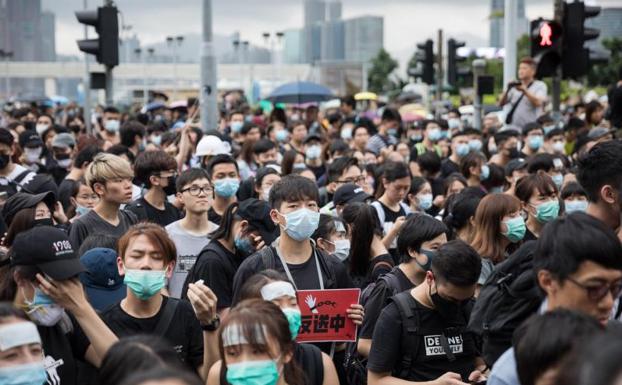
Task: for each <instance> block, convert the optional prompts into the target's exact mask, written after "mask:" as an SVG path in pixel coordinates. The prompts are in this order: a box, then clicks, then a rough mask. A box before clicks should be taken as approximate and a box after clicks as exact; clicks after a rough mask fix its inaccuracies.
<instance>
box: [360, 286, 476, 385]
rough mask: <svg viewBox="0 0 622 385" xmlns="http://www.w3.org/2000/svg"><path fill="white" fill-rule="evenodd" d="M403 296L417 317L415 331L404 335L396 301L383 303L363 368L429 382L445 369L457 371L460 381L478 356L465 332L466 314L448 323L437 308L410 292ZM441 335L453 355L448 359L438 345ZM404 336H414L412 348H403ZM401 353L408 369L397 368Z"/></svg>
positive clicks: (467, 333) (445, 370)
mask: <svg viewBox="0 0 622 385" xmlns="http://www.w3.org/2000/svg"><path fill="white" fill-rule="evenodd" d="M407 297H408V303H409V305H410V308H411V309H412V310H413V311H414V312H415V319H418V322H417V328H416V332H414V333H412V334H408V337H404V336H405V335H406V333H405V331H404V330H403V320H402V318H401V315H400V312H399V310H398V307H397V304H396V303H395V302H391V303H390V304H389V305H387V307H385V308H384V310H383V311H382V313H381V314H380V318H379V319H378V323H377V324H376V328H375V330H374V335H373V338H372V344H371V350H370V352H369V359H368V361H367V369H368V370H371V371H372V372H375V373H385V372H391V373H392V375H393V376H395V377H399V378H401V379H403V380H408V381H432V380H435V379H437V378H438V377H440V376H442V375H443V374H445V373H447V372H454V373H458V374H460V375H461V376H462V380H463V381H468V377H469V374H471V372H472V371H473V370H475V359H476V357H477V356H478V353H477V348H476V345H475V338H474V336H473V334H472V333H471V332H468V331H466V325H467V322H468V319H467V318H466V316H468V314H464V315H463V314H461V315H460V317H457V318H456V319H455V320H454V321H453V322H451V323H448V322H447V321H446V320H445V319H444V318H443V317H441V316H440V314H439V313H438V312H437V311H435V310H434V309H430V308H427V307H425V306H423V305H422V304H421V303H419V302H418V301H417V300H415V299H414V298H413V297H412V295H410V294H407ZM442 335H445V336H446V338H447V342H448V344H449V346H450V348H451V351H452V352H453V354H454V356H455V360H454V361H452V362H450V361H449V359H448V358H447V355H446V354H445V352H444V349H443V347H442V343H441V336H442ZM405 338H415V339H416V340H414V342H415V349H414V351H407V350H408V348H407V346H408V345H407V344H408V341H405ZM405 355H410V356H411V357H412V361H411V365H410V368H402V367H401V363H402V359H403V357H404V356H405ZM404 370H405V371H407V372H408V374H405V373H404Z"/></svg>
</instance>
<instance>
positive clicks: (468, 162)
mask: <svg viewBox="0 0 622 385" xmlns="http://www.w3.org/2000/svg"><path fill="white" fill-rule="evenodd" d="M485 164H486V157H485V156H484V155H482V154H481V153H479V152H477V151H471V152H469V153H468V154H467V155H466V156H465V157H464V158H462V160H461V161H460V173H461V174H462V175H463V176H464V177H465V178H470V177H471V167H476V166H477V165H480V166H483V165H485Z"/></svg>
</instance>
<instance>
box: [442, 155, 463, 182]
mask: <svg viewBox="0 0 622 385" xmlns="http://www.w3.org/2000/svg"><path fill="white" fill-rule="evenodd" d="M454 172H458V173H459V172H460V166H459V165H458V164H457V163H456V162H454V161H453V160H451V159H449V158H447V159H444V160H443V161H442V162H441V176H442V177H443V178H447V177H448V176H449V175H451V174H453V173H454Z"/></svg>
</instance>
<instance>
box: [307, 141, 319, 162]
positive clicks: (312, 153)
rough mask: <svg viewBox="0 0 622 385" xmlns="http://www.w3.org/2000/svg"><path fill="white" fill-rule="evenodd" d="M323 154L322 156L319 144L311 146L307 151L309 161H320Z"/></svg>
mask: <svg viewBox="0 0 622 385" xmlns="http://www.w3.org/2000/svg"><path fill="white" fill-rule="evenodd" d="M321 154H322V147H320V146H319V145H317V144H314V145H313V146H309V147H308V148H307V149H306V151H305V155H306V157H307V159H318V158H319V157H320V155H321Z"/></svg>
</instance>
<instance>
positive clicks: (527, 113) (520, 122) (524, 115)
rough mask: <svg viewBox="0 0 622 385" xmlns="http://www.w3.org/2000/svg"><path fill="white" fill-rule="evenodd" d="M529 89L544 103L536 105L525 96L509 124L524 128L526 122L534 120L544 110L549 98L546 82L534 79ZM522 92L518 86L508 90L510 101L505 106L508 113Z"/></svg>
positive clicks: (516, 127)
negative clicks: (517, 88)
mask: <svg viewBox="0 0 622 385" xmlns="http://www.w3.org/2000/svg"><path fill="white" fill-rule="evenodd" d="M528 90H529V92H530V93H531V94H533V95H535V96H536V97H537V98H538V99H540V100H542V101H543V103H542V104H541V105H540V106H539V107H535V106H534V105H533V104H531V102H530V101H529V98H527V96H523V98H522V99H521V100H520V102H519V103H518V106H517V107H516V110H515V111H514V115H513V116H512V122H510V124H509V125H508V126H510V127H512V128H515V129H518V130H522V129H523V126H524V125H525V124H527V123H531V122H534V121H535V120H536V119H538V117H539V116H540V115H542V113H543V111H544V103H545V102H546V99H547V88H546V83H544V82H543V81H540V80H534V81H533V83H532V84H531V86H530V87H529V88H528ZM522 94H523V93H522V92H520V91H518V90H516V88H512V89H510V90H509V91H508V102H507V104H506V105H505V106H504V108H503V110H504V111H505V113H506V114H509V113H510V111H511V110H512V106H514V104H516V102H517V101H518V99H519V98H520V97H521V95H522Z"/></svg>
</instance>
